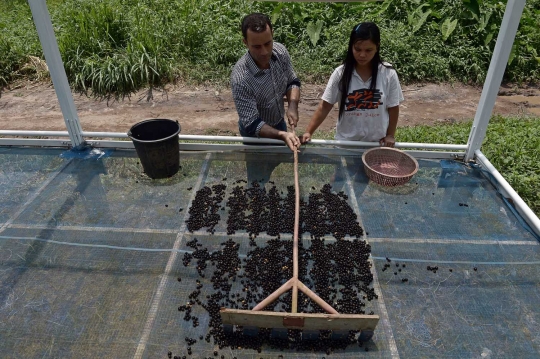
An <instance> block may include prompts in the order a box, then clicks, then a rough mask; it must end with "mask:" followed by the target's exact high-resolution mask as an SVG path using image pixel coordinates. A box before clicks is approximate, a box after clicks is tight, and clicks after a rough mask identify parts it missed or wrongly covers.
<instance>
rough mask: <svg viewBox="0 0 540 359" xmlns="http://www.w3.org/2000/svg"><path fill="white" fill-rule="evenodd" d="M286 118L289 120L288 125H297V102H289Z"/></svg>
mask: <svg viewBox="0 0 540 359" xmlns="http://www.w3.org/2000/svg"><path fill="white" fill-rule="evenodd" d="M287 120H288V121H289V125H290V126H294V127H295V128H296V126H297V125H298V103H296V102H291V103H289V108H288V110H287Z"/></svg>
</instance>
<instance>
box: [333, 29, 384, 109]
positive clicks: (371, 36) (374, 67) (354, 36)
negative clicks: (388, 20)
mask: <svg viewBox="0 0 540 359" xmlns="http://www.w3.org/2000/svg"><path fill="white" fill-rule="evenodd" d="M363 40H371V41H372V42H373V43H374V44H375V45H377V52H376V53H375V56H374V57H373V59H372V60H371V85H370V86H369V88H370V90H375V87H376V86H377V73H378V72H379V64H382V63H383V62H382V60H381V55H380V53H379V50H380V44H381V32H380V30H379V27H378V26H377V25H376V24H375V23H373V22H362V23H360V24H358V25H356V26H355V27H354V28H353V30H352V31H351V37H350V38H349V48H348V49H347V56H345V60H344V61H343V65H344V66H343V67H344V68H343V75H342V76H341V80H340V82H339V90H340V91H341V101H340V103H339V117H338V119H339V118H341V114H342V113H343V111H344V110H345V102H346V101H347V93H348V91H349V84H350V82H351V77H352V74H353V71H354V69H355V67H356V60H355V59H354V55H353V46H354V44H355V43H356V42H357V41H363Z"/></svg>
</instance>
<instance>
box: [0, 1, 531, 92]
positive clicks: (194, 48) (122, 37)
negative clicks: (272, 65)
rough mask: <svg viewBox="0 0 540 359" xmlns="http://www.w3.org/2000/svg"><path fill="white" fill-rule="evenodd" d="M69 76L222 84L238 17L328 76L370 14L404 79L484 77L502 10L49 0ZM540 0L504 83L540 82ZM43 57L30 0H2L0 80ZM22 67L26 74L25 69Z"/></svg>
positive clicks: (308, 74)
mask: <svg viewBox="0 0 540 359" xmlns="http://www.w3.org/2000/svg"><path fill="white" fill-rule="evenodd" d="M47 5H48V7H49V11H50V13H51V17H52V21H53V25H54V28H55V31H56V35H57V38H58V43H59V46H60V51H61V54H62V58H63V60H64V63H65V67H66V70H67V73H68V77H69V80H70V81H71V83H72V84H73V86H74V87H75V88H76V89H78V90H81V91H90V92H91V93H93V94H94V95H98V96H111V95H112V96H124V95H128V94H130V93H132V92H133V91H136V90H137V89H139V88H141V87H143V86H149V85H152V86H156V85H160V84H163V83H166V82H170V81H177V80H180V81H184V82H191V83H204V82H207V83H208V82H209V83H214V84H221V85H226V84H227V82H228V79H229V75H230V68H231V66H232V65H233V64H234V63H235V62H236V60H237V59H238V58H239V57H240V56H241V55H242V54H243V53H244V52H245V48H244V47H243V45H242V41H241V34H240V29H239V26H240V21H241V18H242V17H243V16H244V15H246V14H248V13H250V12H253V11H260V12H264V13H267V14H269V15H270V16H271V17H272V20H273V23H274V26H275V39H276V40H277V41H279V42H282V43H284V44H285V45H286V46H287V48H288V49H289V51H290V53H291V55H292V58H293V62H294V65H295V67H296V69H297V71H298V73H299V76H300V78H301V79H302V80H303V81H308V82H317V83H324V82H326V80H327V79H328V77H329V74H330V73H331V71H332V70H333V69H334V68H335V67H336V66H337V65H339V64H340V62H341V60H342V58H343V56H344V54H345V51H346V46H347V41H348V36H349V33H350V31H351V29H352V27H353V26H354V25H355V24H357V23H359V22H361V21H374V22H376V23H377V24H379V26H380V28H381V30H382V44H381V52H382V55H383V57H384V58H385V59H386V60H387V61H389V62H391V63H393V64H394V66H395V67H396V68H397V69H398V72H399V75H400V78H401V80H402V82H404V83H409V82H413V81H463V82H472V83H481V82H482V81H483V80H484V78H485V75H486V72H487V69H488V65H489V61H490V58H491V54H492V51H493V48H494V45H495V40H496V37H497V33H498V28H499V25H500V23H501V20H502V15H503V13H504V9H505V6H506V3H505V2H501V1H495V0H444V1H443V0H385V1H384V2H361V3H275V2H256V1H255V2H253V1H251V0H49V1H47ZM539 23H540V0H528V1H527V5H526V8H525V11H524V14H523V17H522V19H521V23H520V27H519V32H518V35H517V38H516V44H515V46H514V49H513V52H512V55H511V61H510V64H509V66H508V68H507V72H506V80H507V81H512V82H538V81H539V80H540V55H539V54H538V51H540V27H539V26H538V24H539ZM29 55H32V56H38V57H42V56H43V55H42V51H41V45H40V43H39V40H38V37H37V32H36V31H35V28H34V25H33V22H32V18H31V12H30V8H29V6H28V4H27V3H26V1H25V0H3V1H2V2H1V3H0V84H4V85H5V84H7V83H8V82H10V81H13V80H14V79H16V78H17V77H20V76H23V74H22V72H21V71H20V69H21V68H22V67H23V65H24V64H25V63H27V62H28V56H29ZM25 75H26V76H27V75H28V74H27V73H26V72H25Z"/></svg>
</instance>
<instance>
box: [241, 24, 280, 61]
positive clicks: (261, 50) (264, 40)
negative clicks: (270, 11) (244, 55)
mask: <svg viewBox="0 0 540 359" xmlns="http://www.w3.org/2000/svg"><path fill="white" fill-rule="evenodd" d="M243 40H244V44H245V45H246V47H247V48H248V51H249V53H250V54H251V57H253V59H254V60H255V63H256V64H257V66H258V67H259V68H261V69H267V68H269V67H270V58H271V56H272V48H273V44H274V42H273V37H272V31H271V30H270V27H269V26H266V29H265V30H264V31H263V32H254V31H252V30H250V29H248V30H247V34H246V38H245V39H243Z"/></svg>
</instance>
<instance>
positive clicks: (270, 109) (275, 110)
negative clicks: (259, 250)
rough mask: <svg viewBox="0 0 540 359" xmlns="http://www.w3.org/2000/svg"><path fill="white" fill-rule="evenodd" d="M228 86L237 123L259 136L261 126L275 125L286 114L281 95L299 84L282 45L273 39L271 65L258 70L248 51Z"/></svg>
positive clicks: (251, 133) (248, 132) (236, 66)
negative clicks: (234, 107) (237, 118)
mask: <svg viewBox="0 0 540 359" xmlns="http://www.w3.org/2000/svg"><path fill="white" fill-rule="evenodd" d="M231 87H232V95H233V98H234V103H235V104H236V111H237V112H238V116H239V120H238V124H239V126H240V127H241V128H243V129H244V132H245V133H247V134H248V135H249V136H257V137H258V136H259V132H260V130H261V128H262V126H263V125H264V124H265V123H266V124H267V125H269V126H272V127H274V126H276V125H277V124H278V123H280V122H281V120H283V119H284V117H285V105H284V101H283V97H284V96H285V94H286V93H287V91H289V90H290V89H292V88H294V87H300V80H299V79H298V78H297V77H296V74H295V72H294V69H293V68H292V65H291V58H290V56H289V53H288V51H287V49H286V48H285V46H283V45H282V44H280V43H278V42H274V46H273V50H272V57H271V59H270V68H269V69H266V70H261V69H259V68H258V67H257V64H255V61H254V60H253V58H252V57H251V55H250V54H249V52H247V53H246V54H245V55H244V56H242V58H241V59H240V60H238V62H237V63H236V65H234V68H233V71H232V74H231Z"/></svg>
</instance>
